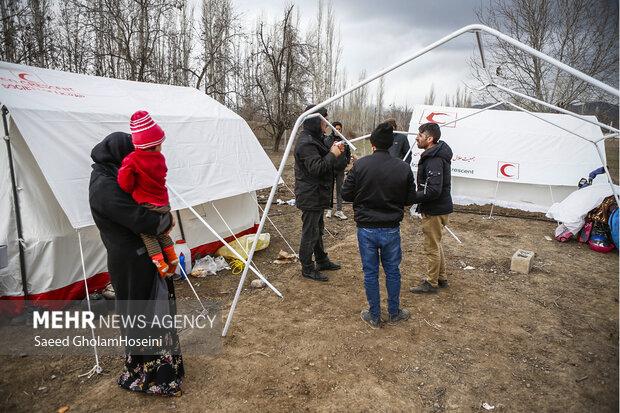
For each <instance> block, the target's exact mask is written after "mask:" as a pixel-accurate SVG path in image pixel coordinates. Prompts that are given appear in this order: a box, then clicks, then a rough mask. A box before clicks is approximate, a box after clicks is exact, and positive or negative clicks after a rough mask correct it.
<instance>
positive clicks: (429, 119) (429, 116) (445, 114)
mask: <svg viewBox="0 0 620 413" xmlns="http://www.w3.org/2000/svg"><path fill="white" fill-rule="evenodd" d="M438 115H444V116H447V115H448V114H447V113H443V112H432V113H430V114H429V115H428V116H427V117H426V120H427V121H429V122H432V123H446V122H441V121H438V120H435V119H433V117H435V116H438Z"/></svg>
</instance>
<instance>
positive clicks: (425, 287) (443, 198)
mask: <svg viewBox="0 0 620 413" xmlns="http://www.w3.org/2000/svg"><path fill="white" fill-rule="evenodd" d="M440 137H441V130H440V129H439V125H437V124H436V123H425V124H423V125H420V127H419V129H418V135H417V136H416V144H417V146H418V148H420V149H424V152H422V154H421V155H420V161H419V162H418V190H417V192H416V196H415V200H416V202H417V203H418V209H417V211H418V212H419V213H420V214H422V232H423V233H424V255H425V257H426V259H427V264H428V265H427V273H426V277H424V279H423V280H422V282H421V283H420V284H419V285H418V286H417V287H413V288H411V289H410V291H411V292H412V293H416V294H421V293H434V292H437V290H438V289H439V288H445V287H447V286H448V279H447V278H446V274H445V267H446V265H445V258H444V253H443V248H442V246H441V238H442V231H443V227H444V226H446V225H447V224H448V215H449V214H451V213H452V211H453V205H452V195H451V194H450V190H451V163H452V149H450V147H449V146H448V144H447V143H445V142H444V141H440V140H439V138H440Z"/></svg>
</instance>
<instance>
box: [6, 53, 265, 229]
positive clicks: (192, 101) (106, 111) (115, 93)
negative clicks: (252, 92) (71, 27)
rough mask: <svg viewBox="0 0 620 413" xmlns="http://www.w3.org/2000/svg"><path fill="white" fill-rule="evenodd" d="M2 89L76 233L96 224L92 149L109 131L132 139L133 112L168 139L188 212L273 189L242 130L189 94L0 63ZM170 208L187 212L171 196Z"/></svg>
mask: <svg viewBox="0 0 620 413" xmlns="http://www.w3.org/2000/svg"><path fill="white" fill-rule="evenodd" d="M0 90H1V94H0V101H1V102H0V103H2V104H3V105H5V106H6V107H7V108H8V109H9V111H10V115H11V118H12V119H13V121H14V122H15V124H16V125H17V128H18V129H19V131H20V133H21V135H22V136H23V138H24V140H25V141H26V143H27V145H28V147H29V148H30V151H31V152H32V154H33V156H34V157H35V159H36V161H37V163H38V165H39V167H40V168H41V171H42V172H43V175H44V176H45V179H46V180H47V182H48V183H49V185H50V187H51V189H52V191H53V193H54V196H55V197H56V199H57V200H58V203H59V204H60V206H61V208H62V209H63V211H64V212H65V214H66V215H67V217H68V219H69V221H70V222H71V225H72V226H73V227H74V228H80V227H84V226H88V225H93V219H92V216H91V213H90V207H89V204H88V182H89V178H90V171H91V164H92V160H91V159H90V152H91V149H92V148H93V146H95V145H96V144H97V143H98V142H100V141H101V140H102V139H103V138H104V137H105V136H107V135H108V134H110V133H112V132H116V131H124V132H127V133H129V118H130V116H131V114H132V113H133V112H135V111H136V110H140V109H144V110H147V111H149V112H150V113H151V115H152V117H153V118H154V119H155V120H156V122H158V123H159V124H160V125H161V126H162V128H163V129H164V131H165V132H166V141H165V142H164V145H163V153H164V155H165V156H166V161H167V165H168V185H170V186H171V187H173V188H174V189H175V190H176V191H177V192H179V194H180V195H181V196H182V197H183V198H184V199H185V200H186V201H187V202H188V203H189V204H191V205H198V204H202V203H204V202H209V201H212V200H216V199H221V198H227V197H230V196H234V195H238V194H241V193H245V192H249V191H254V190H258V189H262V188H266V187H270V186H271V185H272V183H273V180H274V178H275V176H276V169H275V168H274V166H273V164H272V162H271V161H270V160H269V158H268V156H267V154H266V153H265V151H264V150H263V148H262V147H261V146H260V144H259V142H258V140H257V139H256V137H255V136H254V133H253V132H252V130H251V129H250V127H249V126H248V125H247V123H246V122H245V121H244V120H243V119H242V118H241V117H240V116H238V115H237V114H235V113H234V112H233V111H231V110H229V109H228V108H226V107H225V106H224V105H222V104H220V103H219V102H217V101H215V100H214V99H212V98H210V97H209V96H207V95H206V94H204V93H202V92H200V91H198V90H196V89H194V88H190V87H179V86H169V85H159V84H151V83H141V82H132V81H126V80H118V79H109V78H103V77H97V76H88V75H78V74H74V73H67V72H60V71H55V70H48V69H40V68H35V67H30V66H23V65H16V64H11V63H6V62H0ZM12 133H14V131H12V132H11V134H12ZM0 162H1V163H4V162H6V160H0ZM18 179H19V177H18ZM170 201H171V205H172V208H173V209H181V208H183V207H184V206H183V204H182V203H181V202H180V200H179V199H176V197H174V195H172V194H171V195H170Z"/></svg>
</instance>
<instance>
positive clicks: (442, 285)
mask: <svg viewBox="0 0 620 413" xmlns="http://www.w3.org/2000/svg"><path fill="white" fill-rule="evenodd" d="M437 284H438V285H439V288H448V280H439V282H438V283H437Z"/></svg>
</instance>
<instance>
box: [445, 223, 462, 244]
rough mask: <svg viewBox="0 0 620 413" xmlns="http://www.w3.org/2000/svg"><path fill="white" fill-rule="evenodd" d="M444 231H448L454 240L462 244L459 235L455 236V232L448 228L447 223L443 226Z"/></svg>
mask: <svg viewBox="0 0 620 413" xmlns="http://www.w3.org/2000/svg"><path fill="white" fill-rule="evenodd" d="M443 227H444V228H445V229H446V231H448V232H449V233H450V235H452V237H453V238H454V239H455V240H456V242H458V243H459V244H462V242H461V240H460V239H459V237H457V236H456V234H455V233H454V232H452V230H451V229H450V228H448V226H447V225H444V226H443Z"/></svg>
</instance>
